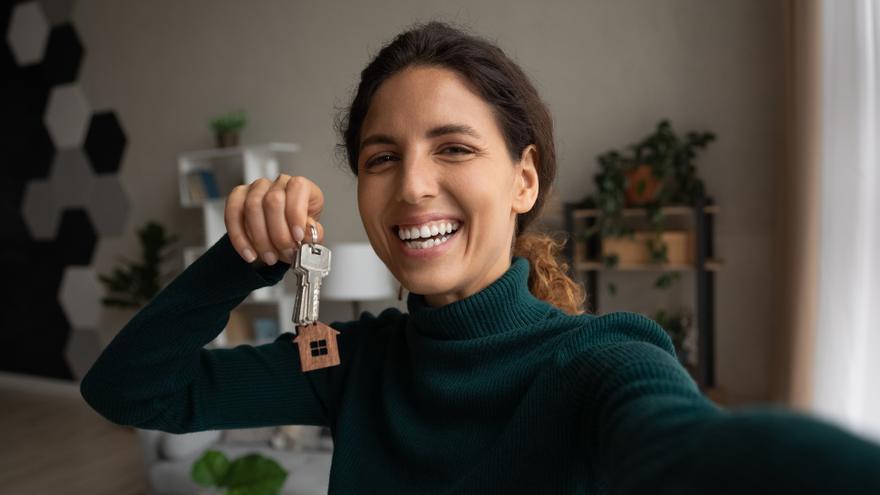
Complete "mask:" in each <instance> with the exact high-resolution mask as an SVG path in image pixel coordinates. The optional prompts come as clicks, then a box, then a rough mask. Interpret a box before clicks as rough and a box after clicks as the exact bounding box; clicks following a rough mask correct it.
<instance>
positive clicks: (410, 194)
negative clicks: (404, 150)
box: [398, 157, 437, 204]
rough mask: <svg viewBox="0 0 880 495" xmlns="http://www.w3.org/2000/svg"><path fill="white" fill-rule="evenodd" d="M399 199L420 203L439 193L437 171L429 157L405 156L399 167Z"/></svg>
mask: <svg viewBox="0 0 880 495" xmlns="http://www.w3.org/2000/svg"><path fill="white" fill-rule="evenodd" d="M399 170H400V175H399V178H398V180H399V183H398V199H399V200H401V201H404V202H406V203H410V204H418V203H419V202H420V201H422V200H423V199H424V198H428V197H434V196H436V195H437V176H436V174H437V171H436V170H435V167H434V165H433V164H432V163H431V161H430V159H428V158H420V157H419V158H405V159H404V160H403V162H402V163H401V167H400V168H399Z"/></svg>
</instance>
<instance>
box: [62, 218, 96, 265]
mask: <svg viewBox="0 0 880 495" xmlns="http://www.w3.org/2000/svg"><path fill="white" fill-rule="evenodd" d="M56 243H57V244H58V251H59V253H58V254H59V261H61V262H62V263H63V264H64V265H89V264H91V263H92V255H93V254H94V253H95V246H96V245H97V243H98V237H97V235H96V233H95V227H94V226H93V225H92V221H91V219H90V218H89V214H88V213H87V212H86V210H85V209H83V208H66V209H65V210H64V211H63V212H62V213H61V223H60V225H59V227H58V238H57V239H56Z"/></svg>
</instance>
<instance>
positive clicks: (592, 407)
mask: <svg viewBox="0 0 880 495" xmlns="http://www.w3.org/2000/svg"><path fill="white" fill-rule="evenodd" d="M645 320H647V319H645ZM647 321H650V320H647ZM656 332H663V330H662V329H661V328H660V327H659V325H656V324H654V323H653V322H651V323H649V324H646V325H645V328H643V329H641V334H642V335H643V336H646V337H647V338H633V332H632V331H626V332H619V333H618V334H617V335H618V336H619V338H618V339H614V338H611V339H606V342H605V344H604V345H599V346H594V347H593V348H592V349H590V350H588V351H584V352H582V353H581V354H579V355H578V359H584V360H585V362H589V363H590V364H589V369H590V373H589V374H590V375H591V376H592V377H594V378H592V380H591V381H592V384H591V386H590V389H591V391H590V393H589V394H588V396H587V397H586V398H585V403H584V408H583V417H582V420H583V422H582V427H583V431H582V435H583V439H584V443H585V445H586V448H587V451H588V454H589V458H590V459H591V462H592V463H593V468H592V469H591V470H592V471H593V472H594V473H595V474H596V475H597V476H598V477H599V478H600V479H602V481H603V482H604V484H606V485H607V486H608V487H609V488H610V489H611V493H621V494H623V493H632V494H641V493H652V494H659V493H675V494H688V493H694V494H697V493H700V494H702V493H775V494H786V493H791V494H795V493H797V494H810V493H816V494H818V493H823V494H825V493H847V494H866V495H867V494H878V493H880V445H877V444H875V443H872V442H869V441H868V440H865V439H863V438H861V437H858V436H856V435H853V434H851V433H848V432H846V431H845V430H843V429H841V428H839V427H836V426H834V425H832V424H830V423H827V422H824V421H821V420H819V419H816V418H813V417H810V416H808V415H805V414H802V413H797V412H794V411H792V410H785V409H782V408H780V407H775V406H760V407H751V408H743V409H739V410H737V411H728V410H724V409H721V408H719V407H718V406H716V405H715V404H714V403H712V402H711V401H710V400H709V399H708V398H706V397H705V396H704V395H702V394H701V393H700V391H699V389H698V388H697V386H696V384H695V383H694V382H693V380H692V379H691V378H690V375H688V373H687V371H686V370H685V369H684V368H683V367H682V366H681V365H680V364H679V362H678V361H677V359H676V358H675V356H674V351H673V350H672V348H671V343H669V342H668V338H666V337H665V334H663V335H662V336H660V335H659V334H656ZM638 333H639V332H636V334H638ZM652 333H654V335H651V334H652ZM610 334H611V335H614V332H613V331H612V332H611V333H610ZM615 340H616V341H615Z"/></svg>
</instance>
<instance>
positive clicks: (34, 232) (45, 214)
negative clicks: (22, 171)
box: [21, 180, 61, 241]
mask: <svg viewBox="0 0 880 495" xmlns="http://www.w3.org/2000/svg"><path fill="white" fill-rule="evenodd" d="M21 209H22V216H23V217H24V222H25V224H26V225H27V226H28V230H30V233H31V237H32V238H34V240H40V241H51V240H53V239H55V234H56V233H57V232H58V221H59V218H58V217H59V211H60V210H61V208H60V206H59V204H58V201H57V198H56V197H55V194H54V190H53V188H52V184H51V183H50V182H49V181H45V180H32V181H30V182H28V184H27V189H26V190H25V193H24V198H23V199H22V206H21Z"/></svg>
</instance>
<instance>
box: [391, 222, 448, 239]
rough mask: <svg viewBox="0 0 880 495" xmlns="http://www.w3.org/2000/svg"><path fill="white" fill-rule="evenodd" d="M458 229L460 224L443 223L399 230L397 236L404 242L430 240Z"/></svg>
mask: <svg viewBox="0 0 880 495" xmlns="http://www.w3.org/2000/svg"><path fill="white" fill-rule="evenodd" d="M456 229H458V222H441V223H435V224H431V225H427V224H426V225H422V226H421V227H407V228H399V229H398V230H397V235H398V237H400V240H402V241H406V240H410V239H419V238H425V239H428V238H430V237H434V236H437V235H444V234H450V233H452V232H453V231H455V230H456Z"/></svg>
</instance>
